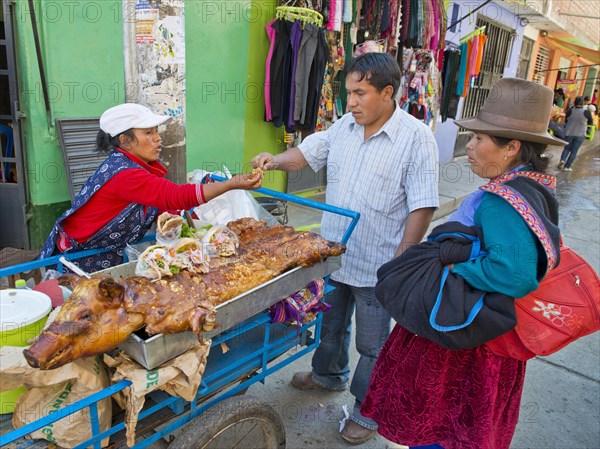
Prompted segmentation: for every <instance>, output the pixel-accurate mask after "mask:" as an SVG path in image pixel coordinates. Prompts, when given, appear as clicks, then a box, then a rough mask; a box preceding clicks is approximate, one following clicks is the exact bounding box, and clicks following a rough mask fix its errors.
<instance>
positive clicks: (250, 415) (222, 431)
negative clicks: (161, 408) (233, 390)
mask: <svg viewBox="0 0 600 449" xmlns="http://www.w3.org/2000/svg"><path fill="white" fill-rule="evenodd" d="M224 448H237V449H246V448H247V449H258V448H261V449H283V448H285V429H284V427H283V423H282V422H281V418H280V416H279V414H278V413H277V412H276V411H275V410H274V409H273V407H271V406H270V405H268V404H266V403H264V402H262V401H260V400H259V399H257V398H255V397H253V396H234V397H231V398H228V399H225V400H224V401H223V402H220V403H218V404H216V405H215V406H213V407H211V408H209V409H208V410H206V411H205V412H204V413H203V414H201V415H200V416H199V417H198V418H196V419H195V420H193V421H192V422H191V423H189V424H188V425H187V426H186V427H184V428H183V431H182V433H181V435H179V436H178V437H177V438H176V439H175V441H173V442H172V443H171V444H170V445H169V449H224Z"/></svg>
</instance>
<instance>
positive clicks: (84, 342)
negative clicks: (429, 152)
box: [24, 277, 144, 370]
mask: <svg viewBox="0 0 600 449" xmlns="http://www.w3.org/2000/svg"><path fill="white" fill-rule="evenodd" d="M143 325H144V317H143V316H142V315H140V314H136V313H130V312H128V311H127V310H126V309H125V307H124V305H123V287H122V286H121V285H120V284H118V283H117V282H115V280H114V279H113V278H110V277H109V278H103V279H100V278H92V279H82V280H80V281H78V282H77V284H76V285H75V288H74V290H73V293H72V294H71V296H70V297H69V298H68V299H67V301H65V303H64V305H63V306H62V308H61V310H60V312H59V313H58V315H57V316H56V319H55V320H54V321H53V322H52V323H51V324H50V325H49V326H48V327H47V328H46V329H45V330H44V331H42V333H41V334H40V335H39V336H38V337H37V339H36V340H35V341H34V342H33V344H32V345H31V347H30V348H29V349H26V350H25V351H24V355H25V358H26V359H27V363H29V365H31V366H32V367H34V368H41V369H44V370H47V369H54V368H58V367H61V366H63V365H65V364H66V363H68V362H71V361H73V360H75V359H78V358H81V357H91V356H94V355H98V354H103V353H105V352H108V351H110V350H112V349H114V348H115V347H116V346H117V345H118V344H119V343H121V342H123V341H124V340H125V339H126V338H127V336H129V335H130V334H131V333H132V332H134V331H136V330H138V329H140V328H141V327H143Z"/></svg>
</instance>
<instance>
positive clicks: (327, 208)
mask: <svg viewBox="0 0 600 449" xmlns="http://www.w3.org/2000/svg"><path fill="white" fill-rule="evenodd" d="M209 176H210V178H211V179H213V180H214V181H226V180H227V178H224V177H222V176H219V175H215V174H213V173H211V174H210V175H209ZM252 192H256V193H264V194H265V195H269V196H272V197H273V198H277V199H279V200H283V201H291V202H292V203H297V204H300V205H301V206H307V207H312V208H313V209H319V210H322V211H324V212H331V213H332V214H338V215H343V216H344V217H349V218H352V221H351V222H350V224H349V225H348V228H347V229H346V232H345V233H344V236H343V237H342V240H341V242H342V243H343V244H346V243H348V239H349V238H350V235H352V232H353V231H354V228H355V227H356V225H357V223H358V220H359V219H360V213H358V212H355V211H353V210H350V209H344V208H341V207H337V206H332V205H330V204H323V203H319V202H317V201H314V200H309V199H307V198H301V197H299V196H296V195H290V194H289V193H282V192H278V191H276V190H271V189H266V188H264V187H260V188H258V189H256V190H252Z"/></svg>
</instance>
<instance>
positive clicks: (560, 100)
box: [554, 88, 565, 110]
mask: <svg viewBox="0 0 600 449" xmlns="http://www.w3.org/2000/svg"><path fill="white" fill-rule="evenodd" d="M554 104H556V105H558V107H559V108H561V109H563V110H564V107H565V92H564V91H563V90H562V89H561V88H558V89H556V90H555V91H554Z"/></svg>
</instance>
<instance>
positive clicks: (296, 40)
mask: <svg viewBox="0 0 600 449" xmlns="http://www.w3.org/2000/svg"><path fill="white" fill-rule="evenodd" d="M301 42H302V22H300V21H299V20H298V21H296V22H294V25H292V35H291V37H290V46H291V47H292V70H291V72H290V76H291V79H290V99H289V111H288V114H287V121H286V131H287V132H288V133H293V132H294V107H295V103H296V69H297V67H298V56H299V53H300V43H301Z"/></svg>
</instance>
